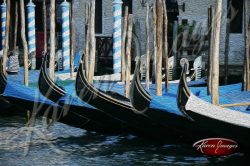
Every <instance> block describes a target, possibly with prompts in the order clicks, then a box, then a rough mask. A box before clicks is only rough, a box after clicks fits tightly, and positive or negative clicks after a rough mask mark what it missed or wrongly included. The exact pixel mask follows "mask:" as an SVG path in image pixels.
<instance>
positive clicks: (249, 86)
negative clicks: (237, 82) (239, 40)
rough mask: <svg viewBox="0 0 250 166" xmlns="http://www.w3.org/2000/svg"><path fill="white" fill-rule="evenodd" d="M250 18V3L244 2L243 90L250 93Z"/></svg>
mask: <svg viewBox="0 0 250 166" xmlns="http://www.w3.org/2000/svg"><path fill="white" fill-rule="evenodd" d="M248 21H249V17H248V1H247V0H245V1H244V29H245V30H244V36H245V56H244V80H243V90H245V91H250V75H249V74H250V69H249V63H250V62H249V34H248V26H249V22H248Z"/></svg>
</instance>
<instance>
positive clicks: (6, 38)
mask: <svg viewBox="0 0 250 166" xmlns="http://www.w3.org/2000/svg"><path fill="white" fill-rule="evenodd" d="M9 32H10V0H7V12H6V30H5V39H4V50H3V71H4V73H6V61H7V57H8V51H9Z"/></svg>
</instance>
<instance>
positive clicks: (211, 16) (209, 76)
mask: <svg viewBox="0 0 250 166" xmlns="http://www.w3.org/2000/svg"><path fill="white" fill-rule="evenodd" d="M208 11H209V12H208V17H209V19H208V20H209V23H208V37H209V39H208V40H209V41H208V45H209V48H208V69H207V70H208V71H207V72H208V74H207V94H208V95H211V93H212V68H213V66H212V59H213V55H212V52H213V43H212V42H213V41H212V40H213V24H214V20H213V19H214V10H213V7H212V6H211V7H210V8H209V9H208Z"/></svg>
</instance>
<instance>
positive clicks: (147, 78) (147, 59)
mask: <svg viewBox="0 0 250 166" xmlns="http://www.w3.org/2000/svg"><path fill="white" fill-rule="evenodd" d="M146 39H147V44H146V87H147V89H149V81H150V80H149V72H150V29H149V4H147V16H146Z"/></svg>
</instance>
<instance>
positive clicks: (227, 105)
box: [220, 102, 250, 107]
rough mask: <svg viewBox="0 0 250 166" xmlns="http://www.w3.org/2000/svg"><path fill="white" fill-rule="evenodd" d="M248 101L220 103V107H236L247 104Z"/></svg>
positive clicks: (248, 103) (249, 103)
mask: <svg viewBox="0 0 250 166" xmlns="http://www.w3.org/2000/svg"><path fill="white" fill-rule="evenodd" d="M249 105H250V102H245V103H233V104H222V105H220V106H221V107H237V106H249Z"/></svg>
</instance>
